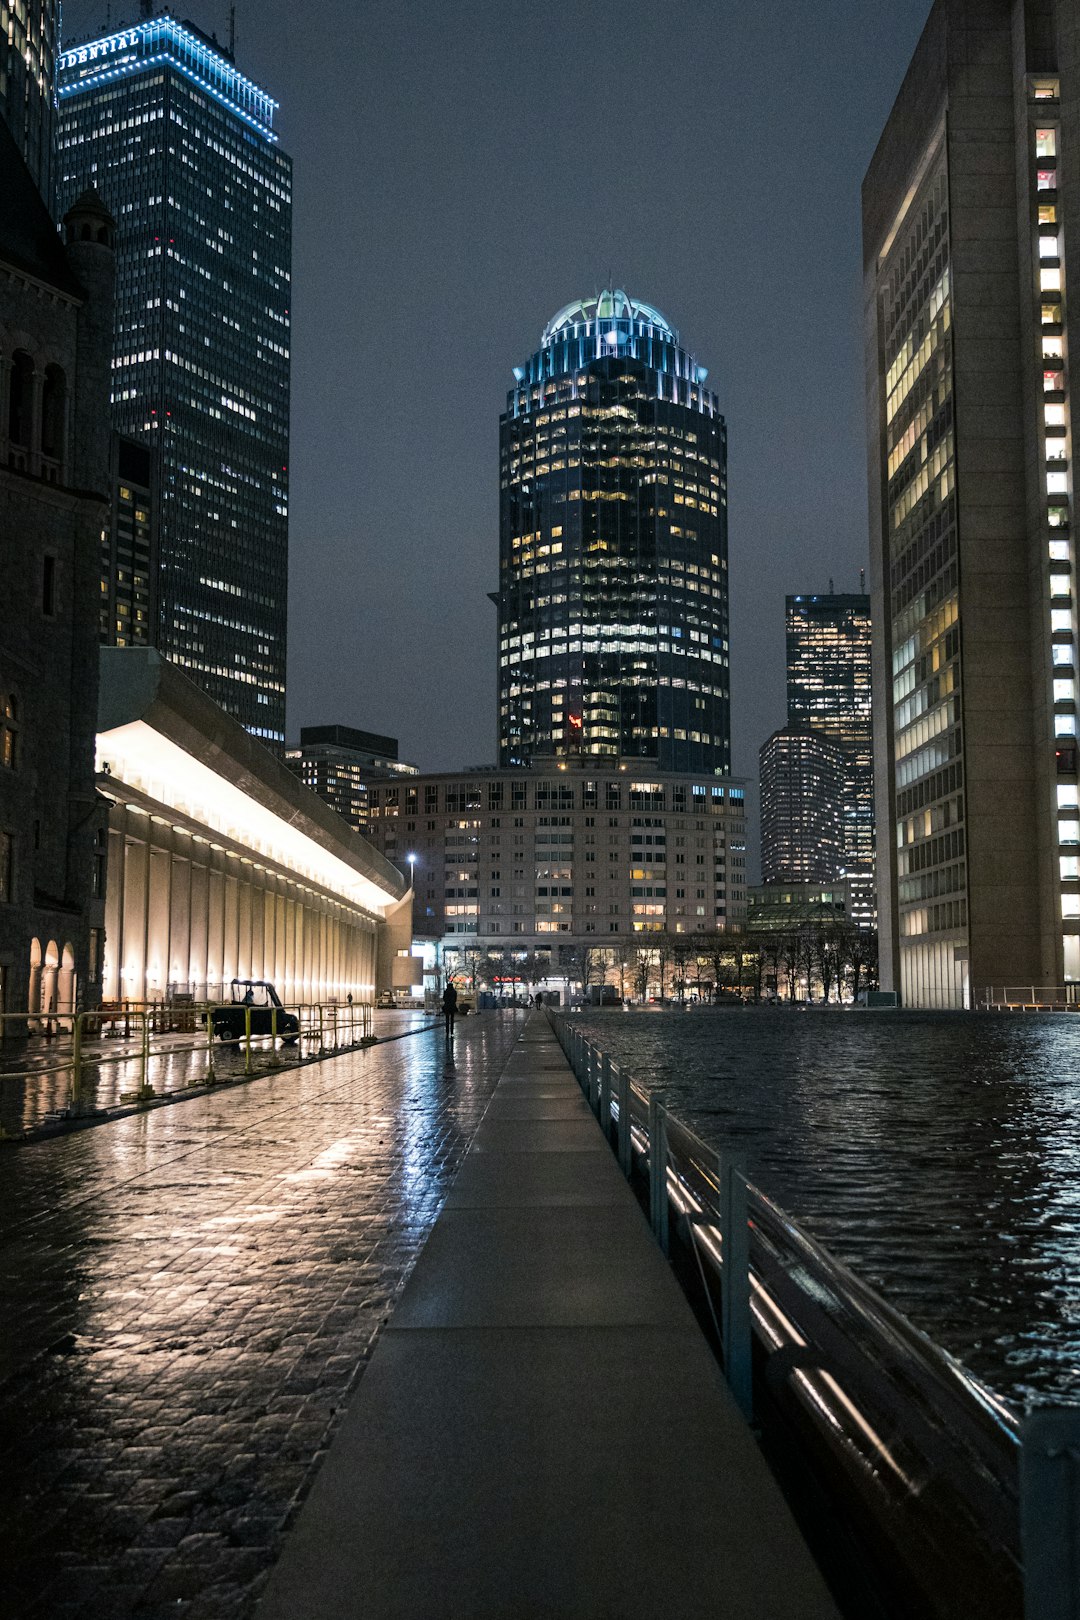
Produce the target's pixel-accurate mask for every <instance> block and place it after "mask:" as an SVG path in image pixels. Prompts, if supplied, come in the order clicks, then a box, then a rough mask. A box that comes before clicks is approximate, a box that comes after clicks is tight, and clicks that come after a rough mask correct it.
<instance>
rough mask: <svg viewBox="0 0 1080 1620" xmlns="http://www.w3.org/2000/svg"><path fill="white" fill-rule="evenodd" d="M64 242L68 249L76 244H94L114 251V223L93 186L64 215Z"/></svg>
mask: <svg viewBox="0 0 1080 1620" xmlns="http://www.w3.org/2000/svg"><path fill="white" fill-rule="evenodd" d="M64 240H65V242H66V243H67V245H68V246H69V247H73V246H74V245H75V244H76V243H77V242H96V243H98V244H99V245H100V246H102V247H107V248H109V249H112V250H115V248H116V221H115V219H113V217H112V215H111V214H110V213H109V210H108V209H107V208H106V206H105V204H104V203H103V202H102V200H101V196H100V194H99V193H98V192H97V191H95V190H94V188H93V186H88V187H87V189H86V190H85V191H84V192H82V194H81V195H80V196H79V197H77V198H76V200H75V202H73V203H72V205H71V207H70V208H69V209H68V211H67V213H66V214H65V215H64Z"/></svg>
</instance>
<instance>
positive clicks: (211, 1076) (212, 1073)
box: [206, 1007, 217, 1085]
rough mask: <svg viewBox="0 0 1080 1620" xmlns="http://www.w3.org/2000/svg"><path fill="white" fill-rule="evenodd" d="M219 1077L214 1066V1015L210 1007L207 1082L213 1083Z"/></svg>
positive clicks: (207, 1013)
mask: <svg viewBox="0 0 1080 1620" xmlns="http://www.w3.org/2000/svg"><path fill="white" fill-rule="evenodd" d="M216 1079H217V1071H216V1070H215V1068H214V1015H213V1013H212V1012H211V1011H210V1009H209V1007H208V1008H207V1009H206V1083H207V1085H213V1083H214V1081H215V1080H216Z"/></svg>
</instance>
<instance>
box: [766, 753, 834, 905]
mask: <svg viewBox="0 0 1080 1620" xmlns="http://www.w3.org/2000/svg"><path fill="white" fill-rule="evenodd" d="M759 757H760V771H761V877H762V882H764V883H832V882H836V881H838V880H839V879H840V878H841V876H842V874H843V872H844V869H845V848H844V843H845V840H844V831H845V825H844V820H843V816H842V813H841V812H842V809H843V806H844V802H845V794H846V790H847V785H848V771H847V756H846V754H845V753H844V750H843V749H842V748H840V747H839V746H838V745H837V744H836V743H834V742H833V741H832V740H831V739H830V738H828V737H825V736H823V735H822V734H820V733H819V732H816V731H812V730H810V728H809V727H798V726H785V727H784V728H783V729H782V730H780V731H774V732H773V734H772V736H771V737H770V738H769V740H768V742H767V743H765V744H764V746H763V747H762V749H761V753H760V756H759Z"/></svg>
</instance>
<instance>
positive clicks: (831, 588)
mask: <svg viewBox="0 0 1080 1620" xmlns="http://www.w3.org/2000/svg"><path fill="white" fill-rule="evenodd" d="M829 595H830V596H835V595H836V586H835V585H834V584H833V582H832V575H831V574H830V575H829Z"/></svg>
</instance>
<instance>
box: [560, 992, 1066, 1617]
mask: <svg viewBox="0 0 1080 1620" xmlns="http://www.w3.org/2000/svg"><path fill="white" fill-rule="evenodd" d="M548 1016H549V1018H550V1020H551V1024H552V1027H553V1029H554V1030H555V1033H556V1035H557V1036H558V1039H559V1041H560V1044H561V1045H562V1048H563V1051H564V1052H565V1054H566V1056H567V1059H568V1061H569V1063H570V1065H571V1067H572V1069H573V1070H574V1073H575V1074H576V1076H577V1078H578V1080H579V1082H580V1083H581V1086H582V1089H583V1090H584V1092H585V1094H586V1096H587V1097H588V1099H589V1102H590V1104H591V1106H592V1108H593V1111H594V1112H595V1113H596V1115H597V1118H598V1119H599V1121H600V1125H601V1127H602V1129H603V1131H604V1134H605V1136H606V1137H607V1138H608V1141H609V1143H610V1144H611V1145H612V1146H613V1147H614V1148H615V1150H616V1152H617V1153H618V1157H619V1161H620V1164H621V1165H622V1168H623V1170H624V1171H625V1173H626V1174H627V1175H628V1176H629V1177H630V1179H631V1181H632V1182H636V1184H637V1185H638V1187H639V1189H640V1190H641V1192H642V1195H643V1197H644V1196H647V1199H648V1210H649V1217H650V1221H651V1224H652V1227H653V1231H654V1233H655V1234H656V1237H657V1240H658V1242H659V1243H660V1244H661V1246H662V1247H663V1249H664V1251H665V1253H667V1254H668V1256H669V1258H670V1259H671V1260H672V1262H673V1264H674V1265H675V1266H676V1269H677V1270H678V1272H679V1273H680V1276H681V1278H682V1280H683V1281H684V1285H686V1286H687V1288H688V1292H689V1293H690V1294H691V1297H692V1299H693V1300H694V1303H695V1304H696V1306H697V1308H698V1312H699V1316H700V1317H701V1319H702V1320H703V1322H704V1325H705V1326H706V1329H707V1330H708V1331H710V1333H711V1337H712V1338H713V1339H714V1342H715V1344H716V1347H717V1349H718V1351H719V1353H720V1356H721V1360H722V1364H723V1367H724V1370H725V1374H726V1377H727V1380H728V1383H729V1384H730V1386H731V1389H732V1391H733V1393H734V1395H735V1398H736V1400H737V1401H738V1402H739V1405H740V1406H741V1407H742V1410H743V1411H744V1413H745V1414H746V1415H747V1417H748V1418H749V1417H751V1416H754V1415H757V1416H759V1417H761V1416H764V1417H765V1418H766V1420H767V1427H769V1429H770V1431H772V1430H774V1429H778V1430H779V1431H781V1432H783V1433H784V1434H786V1435H787V1436H788V1437H789V1438H790V1439H792V1440H793V1441H794V1448H795V1450H796V1452H797V1453H798V1454H799V1455H800V1456H802V1457H803V1458H805V1459H806V1464H807V1467H808V1469H809V1471H810V1473H811V1475H812V1478H813V1481H814V1487H815V1489H816V1488H818V1487H819V1486H820V1487H821V1488H822V1489H823V1490H824V1491H825V1493H826V1496H827V1499H829V1500H830V1501H831V1503H832V1505H833V1507H834V1509H835V1510H836V1511H837V1512H839V1514H840V1515H841V1517H842V1518H843V1519H844V1520H845V1521H846V1523H847V1524H848V1526H849V1527H850V1529H851V1531H852V1532H853V1534H854V1535H855V1537H856V1539H857V1542H858V1544H859V1545H860V1546H861V1547H863V1548H865V1549H867V1552H868V1555H869V1557H870V1559H871V1561H872V1562H873V1563H874V1564H875V1565H876V1566H877V1567H878V1568H879V1569H880V1570H883V1571H884V1572H886V1573H887V1575H888V1579H889V1584H890V1587H891V1589H892V1592H893V1594H894V1595H895V1596H898V1597H899V1600H900V1601H899V1603H898V1612H900V1613H903V1614H909V1613H911V1614H918V1615H919V1616H920V1620H922V1617H925V1620H971V1617H972V1616H973V1615H978V1616H979V1617H980V1620H1019V1617H1021V1616H1023V1617H1024V1620H1080V1407H1075V1408H1073V1407H1070V1408H1064V1409H1041V1410H1038V1411H1036V1412H1035V1413H1033V1414H1031V1415H1028V1416H1026V1417H1025V1416H1024V1415H1023V1414H1020V1413H1018V1412H1016V1411H1014V1410H1013V1409H1012V1408H1011V1407H1010V1406H1009V1405H1007V1403H1006V1402H1004V1401H1003V1400H1001V1399H1000V1398H999V1397H998V1396H996V1395H995V1394H993V1392H992V1391H990V1390H988V1389H986V1388H985V1387H984V1386H983V1385H982V1384H980V1383H979V1382H978V1381H977V1380H976V1379H974V1378H973V1377H971V1375H970V1374H969V1373H968V1372H967V1371H966V1370H965V1369H964V1368H963V1367H962V1366H961V1365H960V1364H959V1363H958V1362H957V1361H956V1360H955V1359H954V1358H953V1357H951V1356H949V1355H948V1354H947V1353H946V1352H945V1351H943V1350H942V1349H940V1348H939V1347H938V1346H937V1345H935V1344H934V1343H933V1342H932V1341H931V1340H930V1339H929V1338H927V1336H926V1335H925V1334H923V1333H921V1332H920V1331H919V1330H918V1329H917V1328H915V1327H914V1326H913V1325H912V1324H911V1323H910V1322H909V1321H908V1320H907V1318H906V1317H904V1316H903V1315H901V1313H900V1312H898V1311H896V1310H894V1309H893V1307H892V1306H891V1305H889V1304H888V1303H887V1302H886V1301H885V1300H884V1299H882V1298H881V1297H880V1296H879V1295H878V1294H876V1293H875V1291H874V1290H873V1289H872V1288H870V1287H868V1286H867V1285H866V1284H865V1283H863V1282H862V1281H861V1280H860V1279H859V1278H858V1277H857V1276H856V1275H855V1274H854V1273H853V1272H851V1271H850V1270H849V1269H848V1268H847V1267H846V1266H844V1265H843V1264H842V1263H841V1262H839V1261H838V1260H836V1259H835V1258H834V1257H833V1256H832V1255H830V1254H829V1253H828V1252H827V1251H826V1250H825V1249H824V1248H823V1247H822V1246H821V1245H820V1244H818V1243H817V1242H816V1241H815V1240H814V1239H813V1238H812V1237H810V1236H809V1235H808V1234H807V1233H806V1232H804V1231H803V1230H802V1229H801V1228H800V1227H799V1225H798V1224H797V1222H795V1221H794V1220H792V1219H791V1217H790V1216H788V1215H787V1214H786V1213H785V1212H784V1211H783V1210H782V1209H780V1208H779V1207H778V1206H777V1205H776V1204H775V1203H773V1201H772V1200H771V1199H770V1198H769V1197H768V1196H767V1194H765V1193H764V1192H763V1191H762V1190H761V1189H760V1188H758V1187H756V1186H754V1185H753V1183H751V1182H750V1181H749V1180H748V1179H747V1177H746V1175H745V1172H744V1169H743V1166H742V1165H741V1164H740V1162H739V1160H738V1158H737V1157H735V1156H733V1155H729V1154H726V1153H718V1152H717V1151H716V1150H715V1149H713V1148H711V1147H709V1146H708V1144H707V1143H705V1142H703V1141H702V1140H701V1139H700V1137H698V1136H696V1135H695V1134H694V1132H693V1131H691V1130H689V1129H687V1127H686V1126H684V1125H682V1124H680V1123H679V1121H678V1120H677V1119H676V1118H675V1117H674V1116H673V1115H671V1114H670V1113H669V1112H668V1110H667V1109H666V1108H665V1107H664V1106H663V1104H661V1103H660V1102H659V1101H658V1100H657V1099H656V1098H654V1097H650V1095H649V1093H648V1091H647V1089H646V1088H645V1087H643V1086H642V1085H641V1084H640V1083H638V1082H637V1081H635V1080H634V1079H633V1078H632V1077H631V1076H630V1075H629V1074H628V1073H626V1071H625V1070H623V1069H621V1068H618V1067H616V1066H615V1065H614V1064H613V1063H612V1062H611V1059H610V1056H609V1055H608V1054H606V1053H603V1052H601V1051H600V1050H599V1049H598V1048H597V1047H596V1046H595V1045H594V1044H593V1043H591V1042H590V1041H588V1040H587V1039H586V1038H585V1037H584V1035H583V1034H582V1032H581V1031H580V1029H578V1028H576V1027H575V1025H574V1023H573V1022H572V1021H571V1020H570V1019H567V1018H566V1017H563V1016H561V1015H557V1014H555V1013H551V1012H549V1014H548Z"/></svg>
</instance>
